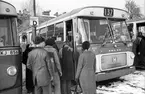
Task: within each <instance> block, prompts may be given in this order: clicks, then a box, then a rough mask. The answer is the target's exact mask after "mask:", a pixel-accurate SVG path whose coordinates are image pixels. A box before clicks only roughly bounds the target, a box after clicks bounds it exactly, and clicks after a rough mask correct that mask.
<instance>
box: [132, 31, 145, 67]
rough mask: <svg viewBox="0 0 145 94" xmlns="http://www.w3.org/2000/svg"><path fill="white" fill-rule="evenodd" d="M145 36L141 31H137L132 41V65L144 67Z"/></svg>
mask: <svg viewBox="0 0 145 94" xmlns="http://www.w3.org/2000/svg"><path fill="white" fill-rule="evenodd" d="M144 49H145V37H144V36H143V35H142V32H138V35H137V39H136V40H135V41H134V45H133V52H134V54H135V59H134V65H135V66H136V67H140V68H144V69H145V50H144Z"/></svg>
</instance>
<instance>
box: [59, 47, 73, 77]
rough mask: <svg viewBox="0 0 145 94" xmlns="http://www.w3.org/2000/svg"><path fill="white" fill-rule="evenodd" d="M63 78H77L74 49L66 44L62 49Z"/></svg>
mask: <svg viewBox="0 0 145 94" xmlns="http://www.w3.org/2000/svg"><path fill="white" fill-rule="evenodd" d="M60 57H61V68H62V77H61V79H62V80H75V67H74V66H75V65H74V61H73V49H72V48H71V47H70V46H68V45H64V46H63V47H62V49H61V50H60Z"/></svg>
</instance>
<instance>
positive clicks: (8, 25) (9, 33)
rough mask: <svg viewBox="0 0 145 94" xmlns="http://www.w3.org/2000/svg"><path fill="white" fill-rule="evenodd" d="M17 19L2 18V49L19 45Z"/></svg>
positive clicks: (0, 41) (0, 28)
mask: <svg viewBox="0 0 145 94" xmlns="http://www.w3.org/2000/svg"><path fill="white" fill-rule="evenodd" d="M16 33H17V28H16V18H10V17H0V47H4V46H16V45H17V34H16Z"/></svg>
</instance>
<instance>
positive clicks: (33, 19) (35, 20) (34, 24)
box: [30, 17, 39, 41]
mask: <svg viewBox="0 0 145 94" xmlns="http://www.w3.org/2000/svg"><path fill="white" fill-rule="evenodd" d="M30 25H31V26H32V27H33V30H32V31H33V32H32V40H33V41H34V40H35V36H36V27H37V26H38V25H39V21H38V17H30Z"/></svg>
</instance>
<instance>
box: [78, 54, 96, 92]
mask: <svg viewBox="0 0 145 94" xmlns="http://www.w3.org/2000/svg"><path fill="white" fill-rule="evenodd" d="M95 66H96V59H95V54H94V53H92V52H91V51H84V52H83V53H82V54H81V55H80V57H79V61H78V66H77V72H76V79H79V80H80V84H81V88H82V90H83V94H95V92H96V81H95V69H96V67H95Z"/></svg>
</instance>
